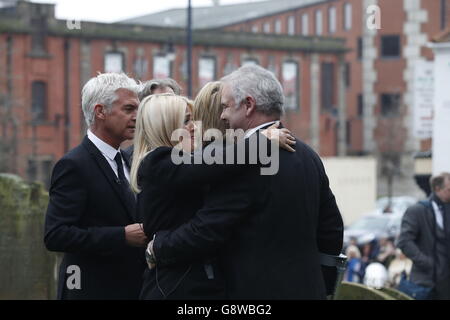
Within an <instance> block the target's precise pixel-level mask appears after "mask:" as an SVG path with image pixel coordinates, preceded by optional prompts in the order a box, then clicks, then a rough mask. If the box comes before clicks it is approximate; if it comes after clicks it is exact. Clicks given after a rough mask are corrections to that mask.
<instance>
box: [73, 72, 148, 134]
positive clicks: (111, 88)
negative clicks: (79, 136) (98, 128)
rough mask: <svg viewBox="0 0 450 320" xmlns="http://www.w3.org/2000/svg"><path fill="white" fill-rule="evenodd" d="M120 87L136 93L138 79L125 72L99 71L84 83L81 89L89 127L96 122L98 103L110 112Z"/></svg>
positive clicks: (83, 107)
mask: <svg viewBox="0 0 450 320" xmlns="http://www.w3.org/2000/svg"><path fill="white" fill-rule="evenodd" d="M119 89H127V90H130V91H132V92H134V93H136V95H137V94H138V92H139V86H138V84H137V83H136V81H135V80H133V79H131V78H129V77H128V76H127V75H126V74H124V73H99V74H98V75H97V76H96V77H93V78H91V79H90V80H89V81H88V82H87V83H86V84H85V85H84V87H83V90H82V91H81V107H82V109H83V114H84V120H85V121H86V124H87V126H88V127H91V126H92V124H93V123H94V120H95V115H94V108H95V106H96V105H97V104H101V105H104V106H105V107H106V110H107V111H108V112H110V111H111V109H112V105H113V103H114V102H115V101H116V100H117V98H118V97H117V94H116V91H117V90H119Z"/></svg>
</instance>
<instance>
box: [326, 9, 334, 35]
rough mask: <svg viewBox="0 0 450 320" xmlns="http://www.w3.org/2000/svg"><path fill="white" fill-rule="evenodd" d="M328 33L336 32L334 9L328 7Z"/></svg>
mask: <svg viewBox="0 0 450 320" xmlns="http://www.w3.org/2000/svg"><path fill="white" fill-rule="evenodd" d="M328 32H329V33H335V32H336V8H335V7H330V8H329V9H328Z"/></svg>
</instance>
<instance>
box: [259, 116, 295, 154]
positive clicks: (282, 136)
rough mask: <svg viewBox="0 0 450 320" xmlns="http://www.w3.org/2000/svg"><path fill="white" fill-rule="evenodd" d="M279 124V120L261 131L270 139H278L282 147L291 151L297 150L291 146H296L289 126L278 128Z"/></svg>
mask: <svg viewBox="0 0 450 320" xmlns="http://www.w3.org/2000/svg"><path fill="white" fill-rule="evenodd" d="M279 126H280V121H277V122H275V123H274V124H273V125H271V126H270V127H268V128H267V129H265V130H262V131H261V133H262V134H263V135H265V136H266V137H267V138H268V139H270V140H278V141H279V143H280V147H281V148H283V149H285V150H287V151H289V152H295V149H294V148H292V147H291V146H295V138H294V137H293V136H292V135H291V131H290V130H289V129H287V128H282V129H278V127H279Z"/></svg>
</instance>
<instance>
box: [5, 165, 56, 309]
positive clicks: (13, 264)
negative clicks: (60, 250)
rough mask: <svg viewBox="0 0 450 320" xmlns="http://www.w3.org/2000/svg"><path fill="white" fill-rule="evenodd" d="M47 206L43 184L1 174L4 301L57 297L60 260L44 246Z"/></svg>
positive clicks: (46, 195) (46, 196)
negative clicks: (56, 275)
mask: <svg viewBox="0 0 450 320" xmlns="http://www.w3.org/2000/svg"><path fill="white" fill-rule="evenodd" d="M47 203H48V194H47V192H46V191H45V190H44V188H43V186H42V185H41V184H39V183H27V182H25V181H23V180H22V179H21V178H19V177H18V176H15V175H11V174H0V255H1V259H0V270H2V272H1V273H0V283H1V286H0V300H2V299H49V298H53V297H55V288H56V285H55V279H54V266H55V258H56V256H55V255H54V254H52V253H50V252H48V251H47V249H46V248H45V247H44V243H43V238H44V236H43V230H44V216H45V211H46V207H47Z"/></svg>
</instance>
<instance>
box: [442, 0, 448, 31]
mask: <svg viewBox="0 0 450 320" xmlns="http://www.w3.org/2000/svg"><path fill="white" fill-rule="evenodd" d="M446 25H447V0H441V30H444V29H445V26H446Z"/></svg>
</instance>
